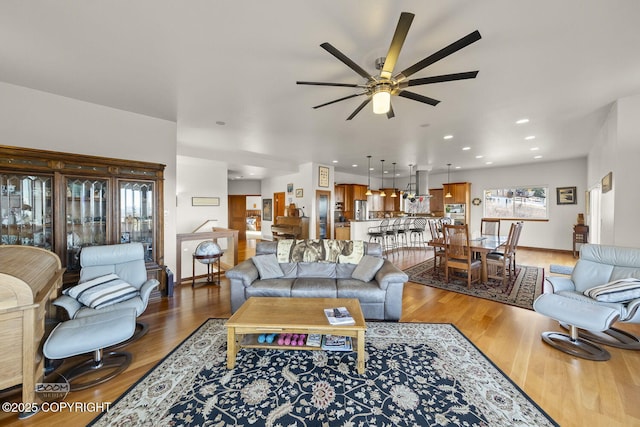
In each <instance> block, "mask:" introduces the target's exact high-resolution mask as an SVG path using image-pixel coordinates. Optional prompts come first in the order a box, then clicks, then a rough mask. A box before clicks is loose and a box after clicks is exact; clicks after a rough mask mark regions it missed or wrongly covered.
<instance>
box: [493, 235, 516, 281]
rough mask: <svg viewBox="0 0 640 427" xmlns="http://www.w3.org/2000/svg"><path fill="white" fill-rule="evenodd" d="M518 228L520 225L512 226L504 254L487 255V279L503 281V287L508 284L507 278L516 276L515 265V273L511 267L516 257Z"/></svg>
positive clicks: (514, 269)
mask: <svg viewBox="0 0 640 427" xmlns="http://www.w3.org/2000/svg"><path fill="white" fill-rule="evenodd" d="M518 228H519V225H518V223H513V224H511V227H510V228H509V237H507V241H506V243H505V249H504V252H492V253H489V254H487V277H489V278H490V279H502V284H503V285H504V284H505V283H506V281H507V277H510V276H512V275H514V274H515V272H516V268H515V264H514V265H513V271H512V268H511V266H512V261H513V258H514V256H515V249H514V248H515V246H514V245H515V243H516V238H517V233H518Z"/></svg>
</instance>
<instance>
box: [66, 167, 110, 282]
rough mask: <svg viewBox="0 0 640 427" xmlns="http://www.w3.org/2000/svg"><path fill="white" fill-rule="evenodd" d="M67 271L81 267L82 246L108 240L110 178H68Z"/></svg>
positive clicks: (103, 242) (102, 242)
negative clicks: (108, 181) (108, 182)
mask: <svg viewBox="0 0 640 427" xmlns="http://www.w3.org/2000/svg"><path fill="white" fill-rule="evenodd" d="M66 191H67V197H66V200H67V207H66V208H67V209H66V215H67V270H69V271H74V270H79V269H80V249H82V247H84V246H94V245H104V244H106V242H107V197H108V194H109V193H108V192H107V180H104V179H90V178H68V179H67V188H66Z"/></svg>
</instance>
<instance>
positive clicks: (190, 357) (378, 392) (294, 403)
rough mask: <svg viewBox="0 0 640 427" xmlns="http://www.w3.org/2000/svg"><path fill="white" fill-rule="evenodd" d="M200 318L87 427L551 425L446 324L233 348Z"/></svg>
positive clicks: (379, 326) (390, 326)
mask: <svg viewBox="0 0 640 427" xmlns="http://www.w3.org/2000/svg"><path fill="white" fill-rule="evenodd" d="M224 322H225V321H224V320H220V319H210V320H208V321H207V322H205V323H204V324H203V325H202V326H201V327H200V328H199V329H198V330H196V331H195V332H194V333H193V334H192V335H191V336H190V337H189V338H187V339H186V340H185V341H184V342H183V343H182V344H180V345H179V346H178V347H177V348H176V349H175V350H174V351H173V352H172V353H171V354H169V355H168V356H167V357H166V358H165V359H164V360H162V361H161V362H160V363H159V364H158V365H157V366H156V367H155V368H153V369H152V370H151V371H150V372H149V373H147V374H146V375H145V376H144V377H143V378H142V379H141V380H140V381H139V382H138V383H136V384H134V385H133V386H132V387H131V388H130V389H129V390H128V391H127V392H126V393H125V394H123V395H122V396H121V397H120V398H119V399H118V400H117V401H116V402H115V403H114V404H113V405H112V406H111V408H110V409H109V411H108V412H105V413H102V414H101V415H100V416H99V417H98V418H96V419H95V420H94V421H93V422H92V424H91V425H94V426H130V425H135V426H161V425H162V426H176V425H198V426H202V425H209V426H230V425H242V426H344V427H355V426H372V425H374V426H403V425H410V426H444V425H457V426H556V425H557V424H556V423H555V422H554V421H553V420H552V419H551V418H550V417H549V416H548V415H547V414H546V413H545V412H544V411H542V410H541V409H540V408H539V407H538V406H537V405H536V404H535V403H534V402H533V401H532V400H531V399H530V398H529V397H528V396H527V395H526V394H524V392H523V391H522V390H521V389H520V388H518V386H516V385H515V384H514V383H513V382H512V381H511V380H510V379H509V378H508V377H506V376H505V375H504V374H503V373H502V372H501V371H500V370H499V369H497V368H496V366H495V365H494V364H493V363H492V362H491V361H490V360H489V359H487V358H486V356H484V355H483V354H482V353H481V352H480V351H479V350H478V349H477V348H476V347H475V346H474V345H473V344H472V343H471V342H470V341H469V340H468V339H467V338H466V337H465V336H464V335H462V334H461V333H460V332H459V331H458V330H457V329H456V328H455V327H454V326H453V325H450V324H421V323H384V322H369V323H368V324H367V338H366V341H367V342H366V351H367V362H366V363H367V364H366V373H365V374H364V375H359V374H358V373H357V371H356V358H355V356H356V354H355V353H353V352H325V351H284V350H277V349H273V350H272V349H266V350H265V349H262V350H257V349H242V350H240V352H239V353H238V359H237V363H236V367H235V368H234V369H233V370H227V369H226V337H227V335H226V329H225V328H224Z"/></svg>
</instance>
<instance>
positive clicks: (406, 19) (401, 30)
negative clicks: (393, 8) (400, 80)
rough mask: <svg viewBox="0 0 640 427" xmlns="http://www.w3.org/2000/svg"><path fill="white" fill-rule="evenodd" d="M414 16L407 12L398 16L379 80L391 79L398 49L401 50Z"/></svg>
mask: <svg viewBox="0 0 640 427" xmlns="http://www.w3.org/2000/svg"><path fill="white" fill-rule="evenodd" d="M414 16H415V15H414V14H413V13H409V12H402V13H401V14H400V19H398V25H397V26H396V32H395V33H394V34H393V39H391V45H390V46H389V51H388V52H387V56H386V57H385V60H384V66H383V67H382V71H380V77H381V78H383V79H390V78H391V75H392V73H393V69H394V68H395V66H396V61H397V60H398V56H399V55H400V49H402V45H403V44H404V41H405V39H406V38H407V33H408V32H409V28H411V22H413V17H414Z"/></svg>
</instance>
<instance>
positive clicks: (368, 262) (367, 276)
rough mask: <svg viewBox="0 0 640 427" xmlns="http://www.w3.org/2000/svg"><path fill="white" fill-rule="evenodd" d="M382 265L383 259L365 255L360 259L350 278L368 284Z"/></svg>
mask: <svg viewBox="0 0 640 427" xmlns="http://www.w3.org/2000/svg"><path fill="white" fill-rule="evenodd" d="M382 264H384V259H382V258H377V257H374V256H371V255H365V256H363V257H362V258H361V259H360V262H359V263H358V266H357V267H356V269H355V270H353V273H352V274H351V277H352V278H354V279H357V280H362V281H363V282H370V281H371V280H373V278H374V277H375V276H376V273H377V272H378V270H380V268H381V267H382Z"/></svg>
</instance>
